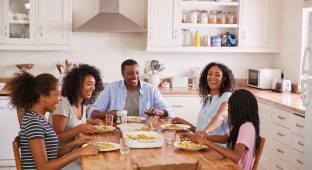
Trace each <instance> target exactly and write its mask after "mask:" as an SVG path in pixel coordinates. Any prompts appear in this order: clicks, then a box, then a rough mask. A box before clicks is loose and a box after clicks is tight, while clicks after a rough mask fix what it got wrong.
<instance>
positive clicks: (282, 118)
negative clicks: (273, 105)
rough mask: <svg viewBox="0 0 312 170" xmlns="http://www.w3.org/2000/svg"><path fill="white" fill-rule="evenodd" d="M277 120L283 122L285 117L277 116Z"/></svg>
mask: <svg viewBox="0 0 312 170" xmlns="http://www.w3.org/2000/svg"><path fill="white" fill-rule="evenodd" d="M277 117H278V118H279V119H281V120H285V117H283V116H277Z"/></svg>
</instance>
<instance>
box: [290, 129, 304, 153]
mask: <svg viewBox="0 0 312 170" xmlns="http://www.w3.org/2000/svg"><path fill="white" fill-rule="evenodd" d="M291 147H293V148H295V149H297V150H298V151H300V152H303V151H304V137H303V136H301V135H298V134H296V133H292V134H291Z"/></svg>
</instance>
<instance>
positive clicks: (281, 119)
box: [272, 107, 292, 128]
mask: <svg viewBox="0 0 312 170" xmlns="http://www.w3.org/2000/svg"><path fill="white" fill-rule="evenodd" d="M291 114H292V113H290V112H288V111H285V110H282V109H279V108H276V107H274V108H273V114H272V121H273V122H274V123H276V124H279V125H282V126H284V127H286V128H290V126H289V125H290V122H291V121H290V116H291Z"/></svg>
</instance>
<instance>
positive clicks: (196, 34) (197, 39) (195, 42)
mask: <svg viewBox="0 0 312 170" xmlns="http://www.w3.org/2000/svg"><path fill="white" fill-rule="evenodd" d="M194 46H195V47H199V46H200V36H199V32H198V31H196V32H195V36H194Z"/></svg>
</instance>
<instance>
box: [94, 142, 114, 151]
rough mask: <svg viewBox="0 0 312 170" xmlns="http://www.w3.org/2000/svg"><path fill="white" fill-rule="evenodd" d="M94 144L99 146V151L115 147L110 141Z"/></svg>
mask: <svg viewBox="0 0 312 170" xmlns="http://www.w3.org/2000/svg"><path fill="white" fill-rule="evenodd" d="M96 145H97V146H98V147H99V148H100V151H106V150H113V149H115V148H116V146H115V145H114V144H112V143H96Z"/></svg>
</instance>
